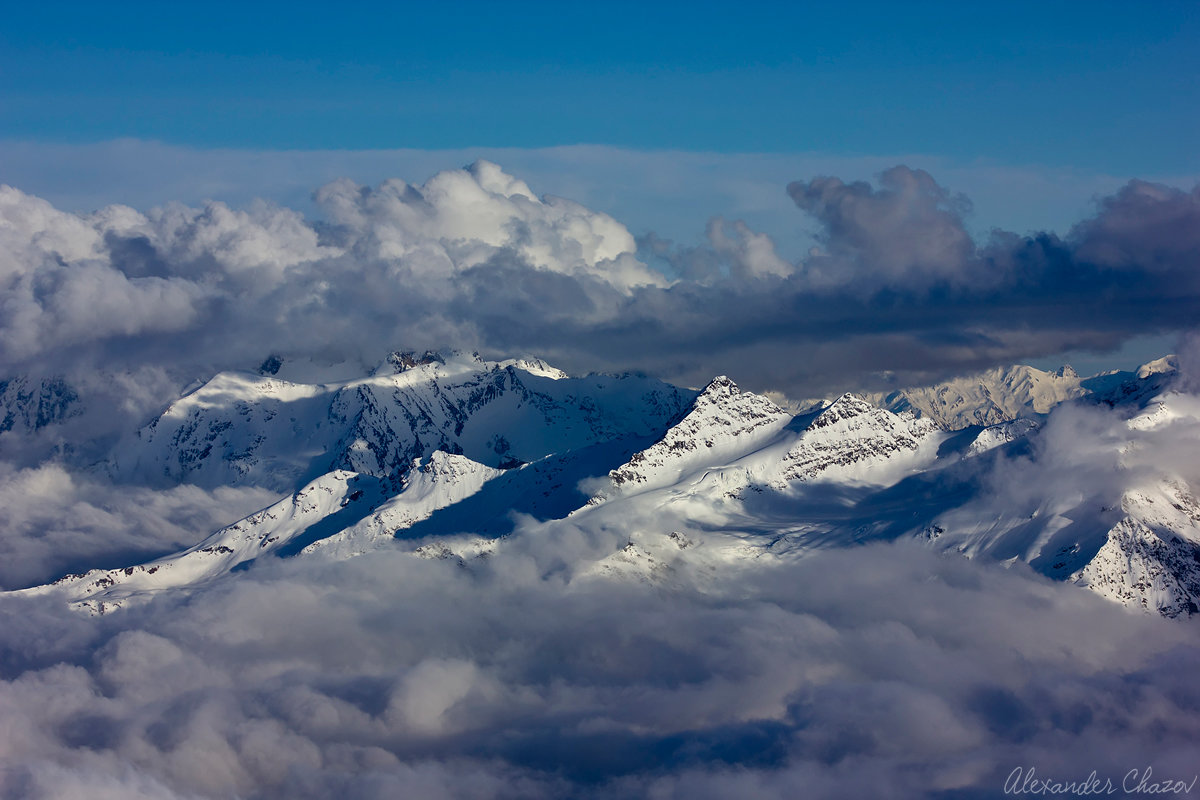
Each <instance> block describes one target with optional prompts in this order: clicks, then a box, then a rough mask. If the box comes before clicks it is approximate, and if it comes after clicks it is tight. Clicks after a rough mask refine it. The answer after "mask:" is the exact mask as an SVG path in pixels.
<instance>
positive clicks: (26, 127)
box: [0, 0, 1200, 174]
mask: <svg viewBox="0 0 1200 800" xmlns="http://www.w3.org/2000/svg"><path fill="white" fill-rule="evenodd" d="M1198 43H1200V6H1197V5H1196V4H1195V3H1179V2H1166V1H1165V0H1164V1H1161V2H1154V3H1146V4H1134V3H1088V4H1086V5H1085V4H1080V3H1044V2H1043V3H1005V4H969V3H968V4H950V3H837V4H803V3H770V4H755V3H739V4H727V3H703V2H700V3H687V4H675V3H651V4H644V3H606V4H576V3H544V4H543V3H522V4H501V3H458V4H409V3H390V4H383V3H366V4H343V5H338V6H331V5H329V4H305V3H289V4H271V3H261V4H260V3H207V4H204V5H203V6H198V5H193V4H183V3H154V4H147V3H117V4H100V3H86V4H83V3H81V4H69V3H38V4H35V3H22V4H9V7H8V8H7V9H6V12H5V20H4V25H3V26H2V29H0V75H2V76H3V79H2V80H0V135H2V136H3V137H4V138H7V139H20V140H31V139H32V140H46V141H56V142H91V141H99V140H106V139H112V138H118V137H136V138H143V139H154V140H161V141H165V142H170V143H175V144H186V145H192V146H199V147H237V148H268V149H280V148H285V149H328V148H337V149H362V148H418V149H445V148H463V147H472V146H490V147H546V146H553V145H571V144H581V143H587V144H607V145H616V146H620V147H628V148H637V149H660V148H670V149H683V150H691V151H715V152H827V153H838V154H855V155H880V154H891V153H925V154H933V155H939V156H947V157H956V158H990V159H996V160H998V161H1002V162H1005V163H1019V164H1030V163H1033V164H1046V165H1055V166H1072V167H1078V168H1085V169H1092V170H1103V171H1106V172H1111V173H1118V174H1141V173H1154V174H1158V173H1164V172H1184V173H1193V172H1196V171H1200V155H1198V154H1197V148H1196V147H1195V146H1194V143H1195V142H1196V141H1197V139H1198V138H1200V111H1197V109H1198V108H1200V86H1198V82H1200V47H1198V46H1197V44H1198Z"/></svg>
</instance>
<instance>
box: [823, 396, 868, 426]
mask: <svg viewBox="0 0 1200 800" xmlns="http://www.w3.org/2000/svg"><path fill="white" fill-rule="evenodd" d="M878 410H879V409H877V408H875V406H873V405H871V404H870V403H868V402H867V401H866V400H864V399H863V398H861V397H859V396H858V395H856V394H850V393H846V394H844V395H842V396H841V397H839V398H838V399H837V400H834V401H833V402H832V403H830V404H829V405H828V406H826V407H825V408H824V409H823V410H822V411H821V413H820V414H818V415H817V416H816V418H815V419H813V421H812V424H811V425H810V426H809V427H810V428H813V429H817V428H825V427H828V426H830V425H837V424H838V423H841V422H845V421H847V420H851V419H854V418H855V417H860V416H862V415H863V414H870V413H872V412H874V411H878Z"/></svg>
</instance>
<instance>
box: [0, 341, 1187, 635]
mask: <svg viewBox="0 0 1200 800" xmlns="http://www.w3.org/2000/svg"><path fill="white" fill-rule="evenodd" d="M1175 372H1176V365H1175V363H1174V361H1173V360H1172V359H1171V358H1169V357H1168V358H1165V359H1160V360H1158V361H1155V362H1152V363H1150V364H1147V365H1145V366H1143V367H1142V368H1141V369H1140V370H1138V371H1136V372H1111V373H1104V374H1101V375H1096V376H1092V377H1088V378H1081V377H1080V376H1078V375H1076V374H1075V373H1074V372H1073V371H1072V370H1071V369H1070V368H1069V367H1064V368H1063V369H1061V370H1058V371H1057V372H1043V371H1040V370H1037V369H1033V368H1031V367H1024V366H1019V367H1013V368H1011V369H1007V370H993V371H990V372H987V373H984V374H982V375H979V376H975V377H972V378H963V379H958V380H955V381H951V382H948V383H945V384H941V385H938V386H933V387H925V388H918V389H908V390H904V391H899V392H893V393H889V394H881V395H868V396H857V395H853V394H845V395H842V396H840V397H838V398H836V399H833V400H828V401H823V402H820V403H816V404H813V405H812V407H811V408H808V409H807V410H806V411H804V412H803V413H800V414H794V413H792V412H790V411H786V410H784V409H783V408H781V407H780V406H779V405H777V404H776V403H775V402H773V401H772V400H770V399H768V398H767V397H764V396H760V395H756V394H752V393H749V392H744V391H742V390H741V389H739V388H738V387H737V386H736V385H735V384H734V383H733V382H732V381H730V380H729V379H728V378H724V377H718V378H715V379H714V380H713V381H712V382H711V383H709V384H708V385H707V386H705V387H704V388H703V389H702V390H700V391H696V390H691V389H684V388H678V387H675V386H671V385H669V384H666V383H663V382H661V381H657V380H653V379H650V378H646V377H638V376H624V377H615V376H606V375H589V376H585V377H570V376H568V375H566V374H565V373H563V372H561V371H560V370H557V369H555V368H553V367H551V366H549V365H547V364H545V363H544V362H541V361H537V360H509V361H501V362H491V361H485V360H482V359H480V358H479V357H478V356H475V355H472V354H466V353H447V354H437V353H425V354H424V355H421V356H418V355H417V354H415V353H402V352H398V353H394V354H392V356H390V357H389V358H388V359H387V360H386V361H384V363H382V364H380V365H379V367H378V368H376V369H375V370H374V371H372V372H371V373H370V374H369V375H365V376H361V377H358V378H354V379H350V380H346V379H345V378H344V376H340V377H337V379H334V378H335V375H334V373H333V372H332V371H330V372H328V374H326V375H322V374H321V370H320V369H319V368H315V367H313V366H312V365H308V364H291V363H289V362H288V361H287V360H286V359H280V358H276V357H272V358H270V359H268V360H267V361H266V362H264V364H263V366H262V368H261V369H260V370H259V371H258V372H257V373H248V372H223V373H220V374H218V375H216V376H214V377H212V378H211V379H210V380H208V381H207V382H205V383H203V384H202V385H200V386H198V387H197V388H195V389H193V390H192V391H190V392H189V393H187V394H186V395H185V396H183V397H180V398H179V399H178V400H176V401H175V402H174V403H172V404H171V405H170V406H169V407H168V408H166V409H165V410H164V411H163V412H162V413H161V414H160V415H159V416H158V417H157V418H156V419H154V420H152V421H151V422H150V423H149V424H148V425H146V426H145V427H143V428H141V429H140V430H138V431H130V432H128V433H127V435H125V436H124V437H123V438H122V439H121V440H120V441H118V442H117V443H115V444H114V445H112V447H111V448H110V450H109V452H108V456H107V457H106V458H104V459H102V460H101V462H100V463H98V464H96V465H95V466H93V467H92V468H93V469H95V470H98V471H102V472H105V473H107V474H108V475H109V476H110V477H111V478H112V479H113V481H114V484H115V485H116V486H118V487H119V486H120V485H122V484H130V483H132V484H138V485H150V486H163V487H168V486H172V485H178V484H181V483H192V484H197V485H200V486H203V487H207V488H215V487H220V486H236V485H247V486H248V485H253V486H260V487H267V488H270V489H272V490H274V491H276V492H277V493H278V494H279V497H280V499H279V500H278V501H277V502H275V503H274V504H272V505H270V506H268V507H267V508H264V509H262V510H260V511H258V512H256V513H254V514H251V515H250V516H248V517H246V518H245V519H242V520H238V521H232V524H230V525H229V526H228V527H225V528H222V529H221V530H218V531H216V532H210V531H198V532H197V534H198V535H197V539H198V543H197V544H196V545H194V546H193V547H191V548H189V549H187V550H185V551H183V552H180V553H177V554H174V555H170V556H167V557H164V558H160V559H157V560H155V561H152V562H149V563H145V564H134V565H129V566H128V567H125V568H122V569H115V570H92V571H90V572H87V573H84V574H79V575H69V576H66V577H64V578H62V579H60V580H58V581H56V582H55V583H53V584H49V585H46V586H37V587H33V588H29V589H24V590H21V592H22V593H23V594H27V595H44V596H46V598H47V600H50V599H52V598H61V600H63V601H65V602H68V603H70V604H72V605H74V606H76V607H78V608H80V609H81V610H85V611H88V612H90V613H96V614H102V613H108V612H111V611H114V610H116V609H118V608H120V607H122V606H125V605H128V604H130V603H136V602H142V601H146V600H149V599H150V598H152V597H154V596H155V595H157V594H160V593H163V592H186V591H187V590H188V589H189V587H194V586H197V585H199V584H202V583H207V582H211V581H214V580H222V579H226V576H229V575H230V574H232V573H237V572H239V571H242V570H247V569H253V568H255V566H256V565H257V564H259V563H260V562H262V561H263V560H264V559H276V558H309V559H346V558H360V557H370V554H371V553H372V552H374V551H377V550H378V549H379V548H402V549H405V550H407V551H409V552H411V553H412V554H413V555H414V557H425V558H449V559H455V560H457V561H459V562H460V563H462V564H463V566H464V567H466V568H470V566H471V565H472V564H473V563H475V561H476V560H477V559H480V558H485V557H486V555H487V554H488V553H490V552H492V551H494V550H495V549H496V548H502V547H504V546H505V543H506V541H507V539H508V538H509V537H512V536H519V535H520V532H521V530H522V527H523V526H526V525H555V524H561V525H568V524H569V525H571V526H574V527H575V528H579V529H584V530H586V529H588V528H592V527H603V528H607V529H619V530H622V531H625V532H626V533H627V543H626V544H625V545H624V546H623V547H621V548H620V549H618V550H617V551H616V552H612V553H609V554H606V555H604V556H603V557H602V558H600V559H598V560H595V561H594V563H589V564H582V565H578V566H579V572H580V573H581V574H583V575H585V576H586V575H594V576H597V577H606V578H609V579H618V580H638V581H651V582H663V583H667V584H669V583H670V582H671V581H672V580H674V576H676V575H678V574H680V573H681V571H684V570H686V571H688V574H689V575H696V574H701V575H702V574H703V573H704V571H705V570H720V569H723V568H727V567H729V565H731V564H737V563H738V562H740V561H743V560H746V559H763V558H782V559H793V558H803V557H804V556H805V555H806V554H807V553H811V552H813V551H814V550H817V549H825V548H831V547H852V546H854V545H856V544H860V543H863V542H867V541H877V540H881V539H899V538H911V539H915V540H918V541H921V542H924V543H927V545H928V546H930V547H933V548H937V549H939V550H942V551H945V552H947V553H948V554H961V555H963V556H967V557H970V558H977V559H985V560H990V561H996V562H1000V563H1014V562H1024V563H1027V564H1028V565H1029V566H1030V567H1031V568H1032V569H1034V570H1036V571H1037V572H1040V573H1042V574H1043V575H1045V576H1047V577H1048V578H1051V579H1054V580H1061V581H1069V582H1073V583H1076V584H1078V585H1080V586H1082V587H1086V588H1087V589H1089V590H1091V591H1094V592H1097V593H1099V594H1101V595H1103V596H1105V597H1108V598H1110V599H1112V600H1114V601H1116V602H1119V603H1123V604H1125V605H1127V606H1131V607H1136V608H1144V609H1146V610H1148V611H1151V612H1157V613H1160V614H1163V615H1165V616H1170V617H1174V616H1180V615H1188V614H1191V613H1195V612H1196V611H1197V603H1200V501H1198V500H1197V497H1196V488H1195V487H1194V486H1192V485H1191V484H1189V482H1188V479H1187V477H1186V476H1185V475H1182V474H1180V473H1179V472H1178V471H1177V470H1173V469H1172V467H1171V466H1170V464H1169V463H1166V462H1164V463H1161V464H1159V463H1156V462H1155V459H1154V457H1153V453H1150V454H1149V455H1148V456H1147V454H1146V453H1145V452H1143V451H1144V450H1145V447H1146V446H1147V445H1145V444H1144V441H1153V440H1154V437H1155V436H1172V435H1174V433H1173V432H1174V431H1175V430H1176V429H1177V428H1179V426H1178V425H1175V423H1176V422H1177V421H1179V420H1181V419H1195V418H1197V417H1200V401H1197V400H1195V399H1193V398H1192V397H1191V396H1190V395H1187V394H1182V393H1179V392H1176V391H1174V390H1173V389H1172V386H1173V379H1174V376H1175ZM84 402H85V401H83V400H80V397H79V394H78V393H76V392H75V391H74V390H73V389H72V388H71V387H70V386H69V385H67V384H66V383H65V382H63V381H62V380H61V379H52V380H47V381H42V382H36V381H31V380H29V379H24V378H14V379H12V380H9V381H7V382H3V383H0V403H2V405H0V420H2V421H3V422H2V425H3V430H4V431H8V432H9V433H10V435H14V434H20V433H21V432H22V431H25V432H30V431H36V430H39V429H41V428H45V427H46V426H53V425H56V424H60V423H62V421H63V420H66V419H69V418H71V417H72V415H75V414H78V413H79V412H80V406H81V404H82V403H84ZM1067 407H1070V408H1083V409H1087V408H1088V407H1095V408H1098V409H1101V410H1103V411H1104V412H1105V413H1106V415H1107V416H1105V417H1104V419H1105V420H1109V421H1115V422H1114V423H1113V424H1114V425H1115V428H1114V430H1115V431H1116V433H1112V432H1111V431H1109V432H1108V433H1106V434H1105V435H1104V436H1102V437H1094V438H1095V441H1084V442H1082V443H1081V442H1080V441H1079V437H1074V438H1073V437H1071V436H1064V435H1062V434H1061V429H1062V426H1063V425H1065V424H1066V423H1059V422H1058V421H1057V420H1058V418H1059V417H1060V414H1061V413H1062V411H1061V410H1062V409H1065V408H1067ZM1085 413H1086V412H1085ZM1063 418H1064V419H1065V418H1066V417H1065V416H1064V417H1063ZM1173 426H1174V427H1173ZM1056 430H1059V431H1060V433H1058V434H1056V433H1055V431H1056ZM1197 444H1200V443H1197ZM1081 445H1087V446H1088V447H1090V448H1091V450H1088V451H1087V452H1093V451H1094V452H1095V453H1100V454H1101V456H1096V457H1097V458H1099V457H1103V458H1107V459H1111V463H1112V465H1113V466H1112V469H1110V470H1108V471H1107V472H1105V473H1104V478H1103V480H1095V481H1091V482H1089V481H1088V480H1087V479H1086V476H1084V477H1081V478H1080V480H1077V481H1074V482H1072V483H1071V484H1070V488H1069V490H1068V489H1062V490H1059V489H1058V488H1056V487H1057V484H1056V483H1054V482H1053V481H1050V480H1046V479H1040V478H1039V477H1038V476H1039V475H1047V476H1064V475H1065V476H1066V477H1070V474H1069V473H1070V472H1071V470H1072V469H1073V468H1072V467H1071V464H1073V463H1083V464H1085V463H1087V461H1086V459H1087V458H1090V457H1091V456H1087V455H1085V456H1081V458H1083V459H1084V460H1083V461H1072V460H1071V459H1070V458H1066V457H1065V453H1066V451H1068V450H1072V448H1076V447H1077V446H1081ZM1138 448H1141V450H1139V449H1138ZM1135 451H1136V453H1135ZM1134 455H1136V456H1137V458H1136V468H1135V467H1134V461H1133V460H1131V459H1134ZM1106 463H1107V462H1106ZM1147 464H1149V466H1147ZM1005 476H1007V478H1005ZM1006 480H1007V481H1008V484H1012V485H1020V484H1021V482H1022V481H1027V482H1028V483H1030V484H1031V485H1032V486H1031V488H1027V489H1024V490H1022V492H1009V491H1008V489H1006V488H1005V487H1006V485H1008V484H1006V483H1005V481H1006ZM117 490H119V489H117ZM564 520H565V522H559V521H564ZM208 534H211V535H208ZM623 535H624V534H623ZM205 537H206V538H205ZM234 579H235V578H234Z"/></svg>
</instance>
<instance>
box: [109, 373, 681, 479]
mask: <svg viewBox="0 0 1200 800" xmlns="http://www.w3.org/2000/svg"><path fill="white" fill-rule="evenodd" d="M692 397H693V395H692V393H691V392H689V391H686V390H682V389H677V388H676V387H673V386H670V385H668V384H665V383H662V382H660V381H657V380H653V379H650V378H640V377H627V378H615V377H610V376H588V377H587V378H569V377H567V376H566V375H565V374H564V373H562V372H560V371H558V370H555V369H554V368H553V367H550V366H549V365H546V364H544V363H543V362H539V361H521V360H512V361H506V362H501V363H494V362H486V361H482V360H480V359H479V357H478V356H477V355H475V354H464V353H458V352H453V353H447V354H444V355H441V354H435V353H426V354H424V355H422V356H420V357H418V356H415V355H414V354H412V353H404V352H399V353H395V354H393V357H391V358H389V359H388V360H387V361H385V362H384V364H383V365H381V366H380V367H379V368H378V369H376V370H375V371H374V373H372V374H371V375H369V376H366V377H358V378H355V379H351V380H344V381H339V382H331V383H324V384H303V383H292V382H289V381H285V380H281V379H280V378H279V377H277V376H270V375H261V374H254V373H236V372H226V373H220V374H218V375H217V376H215V377H214V378H213V379H212V380H210V381H208V382H207V383H205V384H203V385H202V386H200V387H199V388H198V389H196V390H195V391H193V392H192V393H191V394H189V395H187V396H185V397H183V398H181V399H179V400H177V401H176V402H175V403H173V404H172V405H171V406H170V407H169V408H168V409H167V410H166V411H165V412H164V413H163V414H162V416H161V417H160V418H158V419H157V420H155V421H153V422H151V423H150V424H149V425H147V426H146V427H145V428H143V429H142V430H141V431H139V432H138V434H137V436H136V437H133V438H132V439H131V440H128V441H126V442H125V443H124V444H123V446H122V447H121V448H119V449H118V451H117V453H116V454H115V455H114V458H113V461H112V468H113V470H114V472H115V473H116V474H118V475H121V476H123V477H126V478H131V479H135V480H142V481H146V482H149V483H152V484H163V483H168V482H170V483H174V482H181V481H182V482H188V483H196V484H199V485H202V486H207V487H216V486H222V485H246V484H250V485H258V486H264V487H267V488H270V489H273V490H276V491H279V492H281V493H282V492H290V491H293V490H294V489H295V488H296V487H297V486H299V485H302V484H303V482H304V481H306V480H311V479H312V478H313V477H315V476H316V475H320V474H323V473H325V472H328V471H330V470H332V469H345V470H348V471H351V472H356V473H362V474H368V475H373V476H375V477H377V478H381V479H385V480H388V481H389V482H390V483H391V484H392V486H393V489H394V490H395V489H398V488H399V485H400V481H401V480H402V478H403V476H404V474H405V473H406V472H407V471H408V470H409V469H410V468H411V466H412V464H413V463H414V462H417V461H423V460H424V459H427V458H428V457H429V456H430V455H431V454H432V453H434V452H435V451H438V450H441V451H444V452H446V453H459V454H465V455H466V456H468V457H469V458H471V459H472V460H474V461H476V462H479V463H482V464H486V465H488V466H491V467H494V468H511V467H514V466H518V465H520V464H522V463H528V462H532V461H537V460H539V459H541V458H543V457H545V456H547V455H548V454H550V453H555V452H563V451H566V450H572V449H575V448H577V447H581V446H585V445H589V444H593V443H596V442H600V441H609V440H613V439H619V438H622V437H630V436H634V437H646V436H657V435H659V434H661V432H662V431H663V430H664V429H665V428H666V427H667V425H668V424H669V423H670V421H671V420H672V419H675V418H676V417H677V416H678V414H679V413H680V412H681V411H682V410H683V409H684V408H686V407H687V404H688V403H689V401H690V400H691V399H692Z"/></svg>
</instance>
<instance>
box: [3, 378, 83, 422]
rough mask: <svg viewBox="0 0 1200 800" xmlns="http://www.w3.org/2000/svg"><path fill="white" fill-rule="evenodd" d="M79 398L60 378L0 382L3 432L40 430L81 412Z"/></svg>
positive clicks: (14, 379)
mask: <svg viewBox="0 0 1200 800" xmlns="http://www.w3.org/2000/svg"><path fill="white" fill-rule="evenodd" d="M78 403H79V395H78V394H77V393H76V392H75V390H74V389H73V388H71V386H70V385H68V384H67V382H66V381H65V380H63V379H62V378H59V377H54V378H46V379H44V380H40V381H33V380H30V379H29V378H25V377H17V378H12V379H9V380H4V381H0V433H5V432H7V431H37V430H41V429H42V428H45V427H46V426H47V425H53V424H54V423H56V422H61V421H62V420H64V419H67V418H68V417H71V416H73V415H75V414H77V413H78V412H79V405H78Z"/></svg>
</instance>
